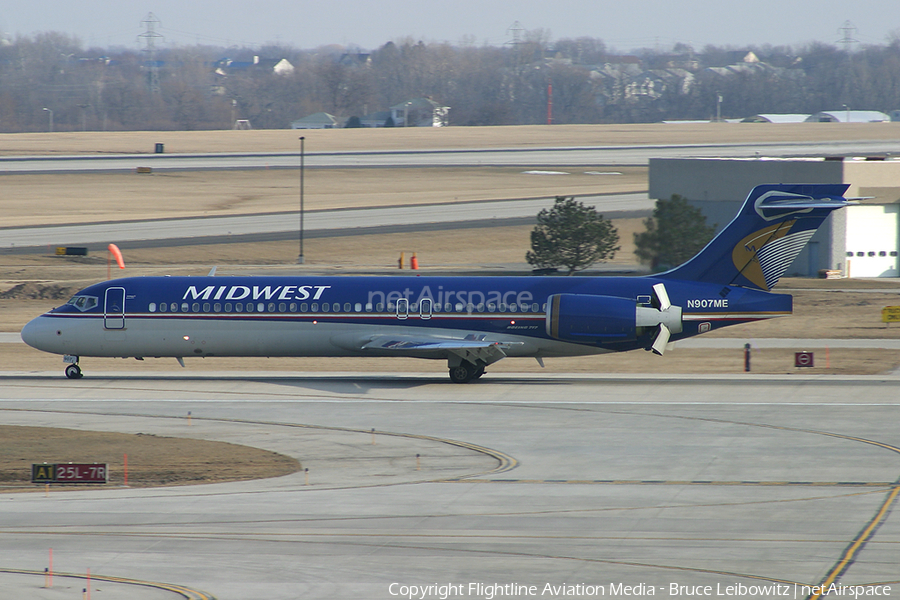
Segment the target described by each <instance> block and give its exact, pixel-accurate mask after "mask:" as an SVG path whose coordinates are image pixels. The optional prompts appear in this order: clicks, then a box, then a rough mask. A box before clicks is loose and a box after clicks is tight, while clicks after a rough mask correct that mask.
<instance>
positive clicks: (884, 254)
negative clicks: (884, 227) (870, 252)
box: [878, 250, 887, 256]
mask: <svg viewBox="0 0 900 600" xmlns="http://www.w3.org/2000/svg"><path fill="white" fill-rule="evenodd" d="M878 256H887V252H885V251H884V250H882V251H881V252H879V253H878Z"/></svg>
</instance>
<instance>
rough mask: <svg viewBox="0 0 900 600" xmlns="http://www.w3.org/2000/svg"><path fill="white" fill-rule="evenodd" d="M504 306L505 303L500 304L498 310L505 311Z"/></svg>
mask: <svg viewBox="0 0 900 600" xmlns="http://www.w3.org/2000/svg"><path fill="white" fill-rule="evenodd" d="M506 308H507V307H506V305H505V304H500V312H506Z"/></svg>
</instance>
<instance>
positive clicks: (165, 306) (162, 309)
mask: <svg viewBox="0 0 900 600" xmlns="http://www.w3.org/2000/svg"><path fill="white" fill-rule="evenodd" d="M168 308H169V305H168V304H166V303H165V302H160V303H159V312H166V310H167V309H168Z"/></svg>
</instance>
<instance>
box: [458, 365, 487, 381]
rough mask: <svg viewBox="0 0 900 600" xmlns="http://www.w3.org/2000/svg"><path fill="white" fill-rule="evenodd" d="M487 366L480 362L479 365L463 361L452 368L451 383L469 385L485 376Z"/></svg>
mask: <svg viewBox="0 0 900 600" xmlns="http://www.w3.org/2000/svg"><path fill="white" fill-rule="evenodd" d="M485 366H486V365H485V364H484V363H483V362H481V361H478V364H473V363H470V362H469V361H466V360H464V361H462V362H461V363H459V364H458V365H456V366H455V367H450V381H452V382H453V383H469V382H470V381H474V380H476V379H478V378H479V377H481V376H482V375H484V367H485Z"/></svg>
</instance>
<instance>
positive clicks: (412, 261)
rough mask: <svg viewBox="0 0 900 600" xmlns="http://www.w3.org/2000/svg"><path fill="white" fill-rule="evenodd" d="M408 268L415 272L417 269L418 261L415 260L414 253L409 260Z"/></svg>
mask: <svg viewBox="0 0 900 600" xmlns="http://www.w3.org/2000/svg"><path fill="white" fill-rule="evenodd" d="M409 268H410V269H412V270H414V271H415V270H417V269H418V268H419V259H418V258H416V253H415V252H413V255H412V258H411V259H409Z"/></svg>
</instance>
